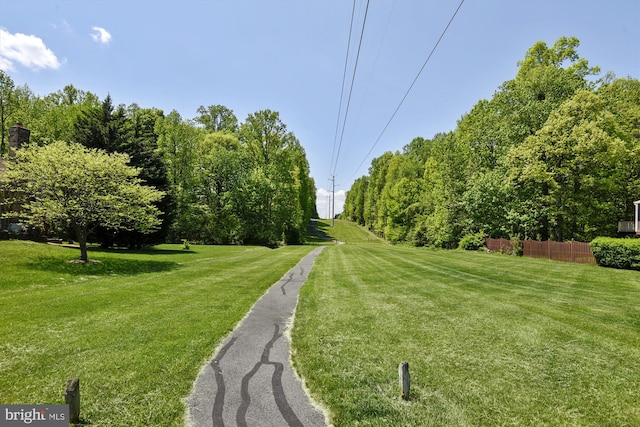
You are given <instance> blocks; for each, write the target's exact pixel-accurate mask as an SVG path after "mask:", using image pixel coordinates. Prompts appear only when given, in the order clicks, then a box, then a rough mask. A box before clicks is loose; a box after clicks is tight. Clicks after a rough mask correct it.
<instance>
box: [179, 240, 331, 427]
mask: <svg viewBox="0 0 640 427" xmlns="http://www.w3.org/2000/svg"><path fill="white" fill-rule="evenodd" d="M323 249H324V247H318V248H316V249H314V250H313V251H312V252H310V253H309V254H308V255H306V256H305V257H304V258H302V260H300V262H299V263H298V264H297V265H296V266H295V267H294V268H292V269H291V270H289V272H287V274H285V275H284V276H283V278H282V279H280V281H279V282H277V283H276V284H274V285H273V286H272V287H271V288H269V290H268V291H267V292H266V293H265V294H264V295H263V296H262V297H261V298H260V299H259V300H258V302H256V304H255V305H254V306H253V308H252V309H251V311H250V312H249V314H248V315H247V316H246V317H245V318H244V320H242V322H240V324H238V326H236V328H235V329H234V330H233V332H232V333H231V334H230V335H229V336H228V337H227V338H226V339H225V340H224V342H223V343H222V345H221V346H220V347H219V348H218V350H217V351H216V353H215V354H214V356H213V359H212V360H210V361H209V362H208V363H207V364H206V365H205V366H204V367H203V369H202V370H201V371H200V374H199V376H198V378H197V379H196V382H195V385H194V389H193V392H192V393H191V396H189V399H188V402H187V424H188V425H190V426H194V427H208V426H215V427H220V426H240V427H259V426H278V427H280V426H297V427H316V426H326V425H327V424H326V422H325V418H324V414H323V413H322V412H321V411H320V410H319V409H317V408H316V407H315V406H313V405H312V403H311V401H310V399H309V396H308V395H307V394H306V392H305V391H304V389H303V387H302V384H301V382H300V380H299V379H298V377H297V376H296V374H295V373H294V371H293V367H292V366H291V358H290V342H289V338H288V336H286V335H285V334H284V332H285V330H286V327H287V322H288V321H289V319H290V318H291V316H292V315H293V313H294V310H295V307H296V304H297V301H298V293H299V291H300V288H301V287H302V285H303V284H304V282H305V281H306V279H307V276H308V275H309V271H310V270H311V268H312V267H313V263H314V261H315V259H316V257H317V256H318V254H319V253H320V252H321V251H322V250H323Z"/></svg>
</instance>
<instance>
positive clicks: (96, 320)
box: [0, 241, 312, 426]
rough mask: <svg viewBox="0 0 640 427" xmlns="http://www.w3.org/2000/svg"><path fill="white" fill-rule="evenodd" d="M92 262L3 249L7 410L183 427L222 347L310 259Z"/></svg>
mask: <svg viewBox="0 0 640 427" xmlns="http://www.w3.org/2000/svg"><path fill="white" fill-rule="evenodd" d="M180 249H181V245H162V246H159V247H157V248H155V249H152V250H148V251H140V252H135V253H132V252H100V251H92V252H90V254H89V255H90V258H94V259H98V260H100V261H101V263H100V264H91V265H80V264H69V263H67V262H66V261H67V260H70V259H74V258H77V257H78V251H77V249H66V248H61V247H54V246H50V245H43V244H36V243H28V242H16V241H11V242H0V403H3V404H10V403H29V404H36V403H46V404H58V403H64V386H65V384H66V380H67V379H68V378H72V377H79V378H80V388H81V397H82V402H81V405H82V409H81V417H82V418H83V419H84V421H85V422H86V423H88V424H90V425H95V426H125V425H127V426H179V425H183V422H184V419H183V418H184V403H183V402H184V399H185V398H186V397H187V396H188V394H189V393H190V391H191V387H192V385H193V382H194V380H195V378H196V376H197V374H198V372H199V370H200V368H201V366H202V364H203V363H204V362H205V361H206V360H207V358H208V357H210V356H211V355H212V353H213V350H214V349H215V347H216V345H217V344H218V343H219V342H220V341H221V339H222V338H223V337H224V336H225V335H226V334H227V333H228V332H230V331H231V330H232V329H233V327H234V325H235V324H236V323H237V322H238V321H239V320H240V319H241V318H242V317H243V316H244V315H245V314H246V313H247V311H248V310H249V308H250V307H251V306H252V305H253V303H254V302H255V301H256V300H257V299H258V298H259V297H260V296H261V295H262V294H263V293H264V292H265V291H266V289H267V288H268V287H269V286H271V285H272V284H273V283H275V282H276V281H277V280H278V279H280V278H281V277H282V275H284V274H285V272H286V271H287V270H289V269H290V268H292V267H293V266H294V265H295V264H296V263H297V262H298V261H299V260H300V258H301V257H302V256H304V255H305V254H307V253H308V252H309V251H310V250H311V249H312V247H310V246H292V247H284V248H280V249H276V250H273V249H267V248H262V247H240V246H236V247H229V246H213V247H211V246H209V247H207V246H196V245H192V246H191V251H188V252H187V251H182V250H180Z"/></svg>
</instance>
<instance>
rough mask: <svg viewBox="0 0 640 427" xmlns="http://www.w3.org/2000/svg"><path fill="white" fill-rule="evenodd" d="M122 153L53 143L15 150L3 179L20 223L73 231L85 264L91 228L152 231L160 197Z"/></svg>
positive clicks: (156, 223) (157, 222) (156, 221)
mask: <svg viewBox="0 0 640 427" xmlns="http://www.w3.org/2000/svg"><path fill="white" fill-rule="evenodd" d="M128 161H129V157H128V156H127V155H126V154H118V153H111V154H109V153H106V152H104V151H103V150H98V149H88V148H86V147H84V146H82V145H80V144H75V143H70V144H69V143H65V142H54V143H51V144H49V145H46V146H44V147H38V146H35V145H32V146H30V147H29V148H26V149H22V150H19V151H18V153H17V156H16V161H15V162H11V163H10V169H9V171H8V172H7V178H8V180H9V183H10V185H12V186H13V187H14V189H15V190H16V191H15V194H17V195H21V196H22V197H23V200H22V204H23V205H22V206H23V207H22V209H23V210H22V212H21V215H22V216H23V217H24V220H25V221H27V222H28V223H30V224H32V225H34V226H43V227H44V226H47V225H48V226H58V227H62V228H65V229H71V230H73V231H74V232H75V236H76V240H77V241H78V243H79V245H80V259H81V260H82V261H85V262H86V261H87V260H88V256H87V240H88V237H89V233H90V232H91V230H92V229H94V228H96V227H98V226H103V227H107V228H110V229H114V230H119V229H124V230H139V231H143V232H148V231H151V230H153V229H155V228H156V227H157V226H158V225H159V224H160V220H159V218H158V215H159V214H160V212H159V211H158V209H157V208H156V206H155V205H154V203H155V202H157V201H158V200H160V199H161V198H162V195H163V193H162V192H160V191H157V190H156V189H154V188H152V187H148V186H144V185H141V181H140V179H139V178H138V177H137V174H138V171H137V170H136V169H135V168H133V167H131V166H128V164H127V163H128Z"/></svg>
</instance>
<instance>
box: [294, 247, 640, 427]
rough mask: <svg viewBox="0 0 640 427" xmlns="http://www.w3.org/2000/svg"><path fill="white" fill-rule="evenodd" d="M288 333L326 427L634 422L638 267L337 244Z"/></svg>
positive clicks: (639, 405)
mask: <svg viewBox="0 0 640 427" xmlns="http://www.w3.org/2000/svg"><path fill="white" fill-rule="evenodd" d="M292 338H293V343H294V347H295V353H294V364H295V366H296V369H297V370H298V372H299V373H300V375H302V376H303V377H304V378H305V379H306V385H307V387H308V388H309V389H310V390H311V392H312V394H313V395H314V397H315V398H316V400H318V401H319V402H321V403H322V404H323V405H324V406H326V407H327V408H328V409H329V411H330V412H331V420H332V422H333V423H334V424H335V425H336V426H355V425H359V426H430V425H434V426H499V425H522V426H544V425H547V426H564V425H567V426H571V425H580V426H584V425H602V426H622V425H640V275H639V273H637V272H630V271H621V270H611V269H605V268H599V267H596V266H589V265H576V264H565V263H560V262H553V261H548V260H536V259H526V258H517V257H509V256H505V255H499V254H486V253H481V252H464V251H437V250H429V249H418V248H408V247H394V246H389V245H353V244H347V245H342V246H333V247H329V248H327V250H325V251H324V252H323V253H322V254H321V255H320V256H319V257H318V259H317V260H316V264H315V266H314V269H313V270H312V271H311V275H310V277H309V280H308V282H307V284H306V285H305V286H304V287H303V288H302V291H301V295H300V301H299V304H298V308H297V312H296V321H295V326H294V330H293V331H292ZM402 361H408V362H409V365H410V372H411V379H412V386H411V399H410V400H409V401H408V402H405V401H402V400H401V399H399V394H400V387H399V384H398V383H399V380H398V364H399V363H400V362H402Z"/></svg>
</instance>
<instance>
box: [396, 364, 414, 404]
mask: <svg viewBox="0 0 640 427" xmlns="http://www.w3.org/2000/svg"><path fill="white" fill-rule="evenodd" d="M398 376H399V377H400V397H401V398H402V400H409V389H410V388H411V376H410V375H409V363H408V362H402V363H401V364H400V365H398Z"/></svg>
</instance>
